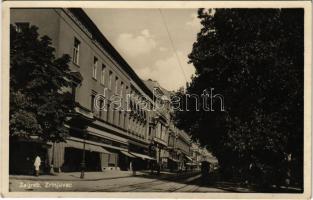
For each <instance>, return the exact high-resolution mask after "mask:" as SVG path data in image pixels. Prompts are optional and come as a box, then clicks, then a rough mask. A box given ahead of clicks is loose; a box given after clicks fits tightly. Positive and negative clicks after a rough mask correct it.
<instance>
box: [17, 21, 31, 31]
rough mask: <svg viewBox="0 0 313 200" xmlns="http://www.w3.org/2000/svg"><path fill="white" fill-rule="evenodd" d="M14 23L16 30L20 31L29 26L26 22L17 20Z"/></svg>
mask: <svg viewBox="0 0 313 200" xmlns="http://www.w3.org/2000/svg"><path fill="white" fill-rule="evenodd" d="M15 25H16V32H18V33H20V32H22V30H24V29H27V28H29V23H28V22H17V23H15Z"/></svg>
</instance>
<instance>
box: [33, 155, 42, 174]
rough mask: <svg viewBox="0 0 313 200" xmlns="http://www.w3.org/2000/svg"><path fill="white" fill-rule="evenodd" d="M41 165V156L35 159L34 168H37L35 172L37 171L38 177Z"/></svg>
mask: <svg viewBox="0 0 313 200" xmlns="http://www.w3.org/2000/svg"><path fill="white" fill-rule="evenodd" d="M40 165H41V159H40V157H39V156H37V157H36V159H35V162H34V167H35V171H36V176H39V169H40Z"/></svg>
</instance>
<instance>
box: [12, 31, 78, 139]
mask: <svg viewBox="0 0 313 200" xmlns="http://www.w3.org/2000/svg"><path fill="white" fill-rule="evenodd" d="M37 29H38V28H37V27H35V26H30V27H22V28H21V29H19V31H17V30H16V27H15V26H14V25H11V27H10V45H11V46H10V136H12V138H16V137H24V138H29V137H30V136H33V135H35V136H39V137H40V138H41V139H43V140H45V141H57V142H58V141H63V140H64V138H65V137H66V136H67V134H68V130H67V129H66V128H65V126H64V122H65V120H66V117H67V116H68V114H69V113H70V112H72V111H73V102H72V99H71V94H70V93H69V92H67V90H66V88H69V87H71V76H70V70H69V67H68V62H69V61H70V57H69V56H68V55H63V56H62V57H60V58H55V49H54V48H53V46H52V43H51V39H50V38H49V37H47V36H43V37H39V34H38V32H37Z"/></svg>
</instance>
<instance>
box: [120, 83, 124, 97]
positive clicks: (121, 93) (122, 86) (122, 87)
mask: <svg viewBox="0 0 313 200" xmlns="http://www.w3.org/2000/svg"><path fill="white" fill-rule="evenodd" d="M123 90H124V83H123V82H121V92H120V95H121V97H123Z"/></svg>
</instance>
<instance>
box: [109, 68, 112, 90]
mask: <svg viewBox="0 0 313 200" xmlns="http://www.w3.org/2000/svg"><path fill="white" fill-rule="evenodd" d="M112 76H113V73H112V71H110V72H109V89H110V90H112Z"/></svg>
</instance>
